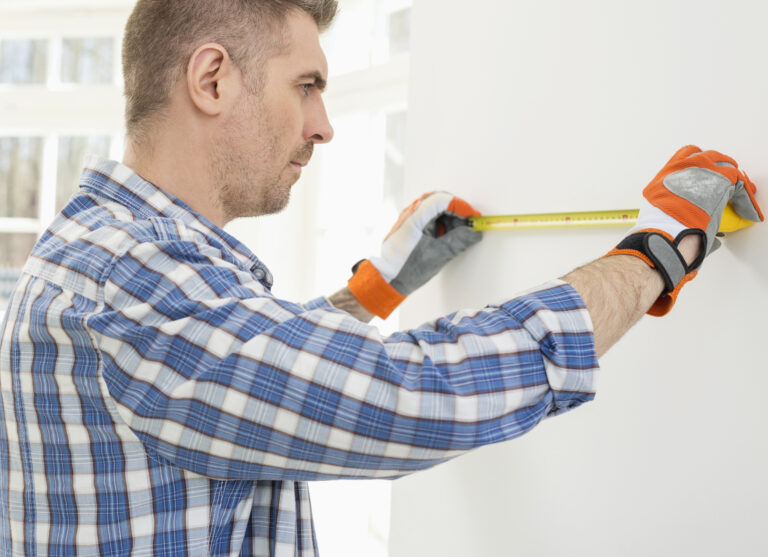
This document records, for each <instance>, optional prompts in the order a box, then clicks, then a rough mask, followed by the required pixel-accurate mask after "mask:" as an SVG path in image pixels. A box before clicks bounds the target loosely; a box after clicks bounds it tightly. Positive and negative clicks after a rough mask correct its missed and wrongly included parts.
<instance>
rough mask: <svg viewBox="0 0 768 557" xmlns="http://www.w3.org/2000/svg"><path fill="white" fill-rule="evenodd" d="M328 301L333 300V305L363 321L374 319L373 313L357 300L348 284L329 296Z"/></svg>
mask: <svg viewBox="0 0 768 557" xmlns="http://www.w3.org/2000/svg"><path fill="white" fill-rule="evenodd" d="M328 301H329V302H331V304H332V305H333V307H335V308H338V309H340V310H343V311H346V312H347V313H348V314H350V315H351V316H352V317H355V318H356V319H358V320H359V321H362V322H363V323H368V322H370V320H371V319H373V314H372V313H371V312H369V311H368V310H367V309H365V308H364V307H363V305H362V304H361V303H360V302H358V301H357V298H355V297H354V296H353V295H352V292H350V291H349V288H347V287H346V286H345V287H344V288H342V289H341V290H339V291H338V292H336V294H333V295H331V296H329V297H328Z"/></svg>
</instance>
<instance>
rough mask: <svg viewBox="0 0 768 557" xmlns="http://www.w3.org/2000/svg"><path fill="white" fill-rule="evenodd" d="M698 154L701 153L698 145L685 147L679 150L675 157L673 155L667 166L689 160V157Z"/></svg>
mask: <svg viewBox="0 0 768 557" xmlns="http://www.w3.org/2000/svg"><path fill="white" fill-rule="evenodd" d="M698 153H701V149H699V148H698V147H696V145H686V146H685V147H681V148H680V149H678V150H677V152H676V153H675V154H674V155H672V158H671V159H669V162H668V163H667V164H669V163H671V162H675V161H678V160H683V159H687V158H688V157H691V156H693V155H696V154H698Z"/></svg>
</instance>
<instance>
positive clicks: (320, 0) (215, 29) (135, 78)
mask: <svg viewBox="0 0 768 557" xmlns="http://www.w3.org/2000/svg"><path fill="white" fill-rule="evenodd" d="M336 9H337V2H336V0H138V2H137V3H136V6H135V7H134V9H133V12H132V13H131V16H130V18H129V19H128V23H127V24H126V28H125V36H124V38H123V74H124V77H125V97H126V110H125V111H126V129H127V131H128V135H129V136H132V137H134V138H135V139H139V138H140V137H141V133H142V130H143V129H146V127H147V124H148V120H149V119H150V118H151V117H152V116H153V115H154V114H156V113H157V112H158V111H160V110H161V109H162V108H163V107H165V106H166V105H167V103H168V100H169V96H170V93H171V90H172V88H173V86H174V85H175V84H176V83H178V81H179V80H180V79H182V78H183V77H184V75H185V73H186V71H187V66H188V63H189V59H190V56H191V55H192V53H193V52H194V51H195V49H196V48H197V47H198V46H200V45H202V44H205V43H218V44H220V45H222V46H223V47H224V48H226V49H227V51H228V53H229V56H230V57H231V58H232V60H233V62H234V63H235V65H237V66H238V68H239V69H240V71H241V72H243V74H244V75H245V76H247V77H248V79H249V83H250V84H251V85H252V86H255V87H258V84H259V70H260V69H261V68H262V66H263V63H264V61H265V60H266V59H268V58H269V57H271V56H273V55H274V54H276V53H278V52H280V51H281V50H282V49H284V48H285V30H284V27H283V24H284V23H285V20H286V17H287V16H288V15H289V14H290V13H291V12H296V11H303V12H305V13H307V14H309V15H310V16H311V17H312V19H314V21H315V23H316V24H317V27H318V29H319V31H324V30H325V29H326V28H327V27H328V26H329V25H330V24H331V22H332V21H333V18H334V16H335V15H336Z"/></svg>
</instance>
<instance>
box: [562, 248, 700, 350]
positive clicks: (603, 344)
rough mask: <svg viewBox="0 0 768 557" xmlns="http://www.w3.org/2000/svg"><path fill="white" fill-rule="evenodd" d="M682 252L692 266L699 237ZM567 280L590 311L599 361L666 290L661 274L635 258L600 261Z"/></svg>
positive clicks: (625, 257)
mask: <svg viewBox="0 0 768 557" xmlns="http://www.w3.org/2000/svg"><path fill="white" fill-rule="evenodd" d="M679 249H680V252H681V253H682V255H683V257H684V258H685V259H686V261H687V262H688V263H690V262H691V261H693V260H694V259H696V257H697V256H698V254H699V251H700V249H701V241H700V239H699V237H698V236H689V237H686V238H684V239H683V241H682V242H681V243H680V246H679ZM563 280H564V281H566V282H567V283H569V284H570V285H571V286H573V287H574V288H575V289H576V291H577V292H578V293H579V294H580V295H581V297H582V299H583V300H584V303H585V304H586V306H587V310H589V314H590V316H591V317H592V323H593V325H594V330H595V349H596V350H597V355H598V357H600V356H602V355H603V354H605V353H606V352H607V351H608V349H609V348H610V347H611V346H613V344H614V343H615V342H616V341H617V340H619V339H620V338H621V337H622V336H623V335H624V334H625V333H626V332H627V331H628V330H629V329H630V328H631V327H632V326H633V325H634V324H635V323H637V321H638V320H639V319H640V318H641V317H642V316H643V315H644V314H645V312H646V311H648V309H649V308H650V307H651V305H653V303H654V302H655V301H656V299H657V298H658V297H659V295H660V294H661V293H662V291H663V290H664V281H663V279H662V278H661V274H659V273H658V272H657V271H656V270H654V269H652V268H651V267H649V266H648V265H647V264H646V263H644V262H643V261H642V260H641V259H639V258H637V257H634V256H631V255H612V256H610V257H604V258H602V259H598V260H597V261H594V262H592V263H589V264H588V265H585V266H584V267H581V268H579V269H576V270H575V271H572V272H571V273H569V274H567V275H566V276H564V277H563Z"/></svg>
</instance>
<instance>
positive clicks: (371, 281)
mask: <svg viewBox="0 0 768 557" xmlns="http://www.w3.org/2000/svg"><path fill="white" fill-rule="evenodd" d="M352 272H353V273H354V274H353V275H352V278H350V279H349V281H348V282H347V288H349V291H350V292H352V295H353V296H354V297H355V298H357V301H358V302H360V305H362V306H363V307H364V308H365V309H367V310H368V311H369V312H370V313H372V314H374V315H376V316H378V317H381V318H382V319H386V318H387V317H388V316H389V314H390V313H392V312H393V311H394V310H395V308H396V307H397V306H399V305H400V304H401V303H402V301H403V300H405V296H403V295H402V294H401V293H400V292H398V291H397V290H395V288H394V287H393V286H392V285H391V284H389V283H388V282H387V281H386V280H385V279H384V277H382V276H381V273H379V271H378V270H377V269H376V267H375V266H374V265H373V264H372V263H371V262H370V261H368V260H367V259H364V260H363V261H360V262H359V263H357V264H356V265H355V266H354V267H353V269H352Z"/></svg>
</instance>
